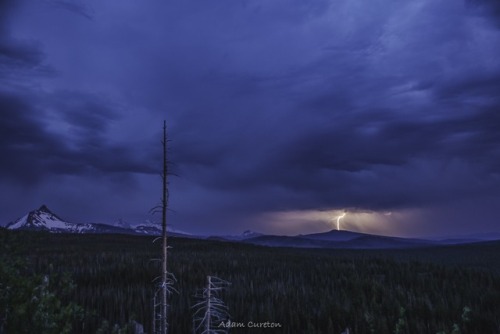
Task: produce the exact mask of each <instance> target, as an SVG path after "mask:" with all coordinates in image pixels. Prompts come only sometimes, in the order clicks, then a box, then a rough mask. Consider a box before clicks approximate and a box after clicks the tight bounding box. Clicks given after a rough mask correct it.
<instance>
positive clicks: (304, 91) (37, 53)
mask: <svg viewBox="0 0 500 334" xmlns="http://www.w3.org/2000/svg"><path fill="white" fill-rule="evenodd" d="M498 55H500V4H499V2H498V1H496V0H467V1H463V0H414V1H397V0H372V1H364V0H315V1H306V0H276V1H268V0H251V1H250V0H212V1H201V0H161V1H160V0H148V1H138V0H120V1H102V0H85V1H83V0H36V1H35V0H3V1H2V2H0V156H1V163H0V187H1V188H0V224H3V225H5V224H7V223H8V222H10V221H13V220H15V219H16V218H18V217H20V216H22V215H24V214H25V213H26V212H28V211H30V210H33V209H35V208H37V207H39V206H40V205H42V204H46V205H47V206H48V207H49V208H50V209H51V210H52V211H54V212H55V213H57V214H58V215H59V216H61V217H62V218H64V219H66V220H69V221H72V222H78V223H86V222H100V223H111V224H114V223H117V222H118V221H120V220H121V221H122V222H126V223H130V224H134V223H141V222H144V221H146V220H152V221H158V220H159V219H160V217H159V216H156V215H151V214H149V210H150V209H151V208H152V207H154V206H155V205H157V204H158V203H159V202H160V198H161V179H160V176H159V175H160V171H161V168H162V167H161V159H162V147H161V137H162V125H163V120H166V122H167V127H168V137H169V140H170V141H169V143H168V145H169V154H168V159H169V161H170V162H171V165H170V170H171V171H172V173H173V174H175V175H172V176H171V177H170V178H169V180H170V184H169V191H170V198H169V209H170V211H169V215H168V222H169V224H171V226H173V228H175V229H177V230H181V231H186V232H189V233H194V234H203V235H209V234H219V235H220V234H238V233H241V232H243V231H244V230H253V231H258V232H262V233H273V234H286V235H293V234H299V233H315V232H322V231H328V230H331V229H335V228H336V218H337V217H338V216H340V215H342V214H344V213H346V216H345V217H344V218H342V220H341V229H348V230H352V231H360V232H367V233H377V234H386V235H397V236H454V235H462V234H471V233H489V232H500V210H499V208H500V131H499V130H500V57H499V56H498Z"/></svg>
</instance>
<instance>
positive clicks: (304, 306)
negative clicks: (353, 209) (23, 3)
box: [0, 229, 500, 334]
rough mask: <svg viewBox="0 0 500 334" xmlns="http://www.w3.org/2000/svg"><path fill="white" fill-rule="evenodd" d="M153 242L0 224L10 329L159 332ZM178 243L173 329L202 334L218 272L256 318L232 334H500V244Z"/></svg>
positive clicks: (3, 313) (0, 309)
mask: <svg viewBox="0 0 500 334" xmlns="http://www.w3.org/2000/svg"><path fill="white" fill-rule="evenodd" d="M153 239H154V238H153V237H146V236H133V235H113V234H101V235H97V234H95V235H93V234H49V233H43V232H26V231H7V230H5V229H0V251H1V252H0V260H1V261H0V333H7V334H10V333H33V332H37V333H42V334H43V333H47V334H52V333H58V334H59V333H102V334H103V333H113V332H115V333H118V332H121V333H127V332H130V333H132V332H133V331H132V330H131V327H132V326H128V324H132V323H133V321H135V322H136V323H140V324H142V325H143V326H144V331H145V333H151V330H152V328H151V326H152V317H153V309H152V307H153V302H152V298H153V293H154V283H153V280H154V279H155V277H157V276H158V273H159V263H158V261H156V260H155V259H157V258H158V257H159V254H160V248H161V246H160V244H159V243H154V242H153ZM169 240H170V245H171V246H172V248H171V249H169V261H170V262H169V265H170V270H171V272H172V273H173V274H174V275H175V277H176V279H177V283H176V284H175V289H176V290H177V291H178V293H173V294H172V295H171V298H170V308H169V314H168V320H169V333H193V309H192V306H193V305H194V303H195V301H196V300H195V297H194V296H195V294H196V293H197V291H198V290H199V289H200V288H202V287H203V286H204V284H205V282H206V278H207V276H209V275H211V276H216V277H219V278H221V279H223V280H226V281H228V282H230V285H229V286H228V287H227V288H226V289H225V290H224V291H222V293H221V295H220V298H221V299H222V300H223V301H224V303H225V304H226V305H227V307H228V310H229V314H230V320H231V322H233V324H236V323H243V324H245V326H243V327H238V328H231V329H230V331H229V332H231V333H290V334H295V333H310V334H315V333H317V334H319V333H324V334H330V333H337V334H340V333H342V332H343V331H344V330H345V329H346V328H349V329H350V333H351V334H358V333H359V334H361V333H397V334H400V333H406V334H414V333H433V334H437V333H439V334H443V333H446V334H448V333H453V334H457V333H478V334H479V333H481V334H485V333H491V334H494V333H500V302H499V301H500V272H499V268H500V259H499V257H498V254H499V252H500V242H489V243H478V244H469V245H461V246H446V247H444V246H442V247H435V248H428V249H414V250H390V251H389V250H386V251H385V250H377V251H374V250H331V249H330V250H322V249H292V248H270V247H260V246H252V245H246V244H242V243H233V242H224V241H216V240H200V239H185V238H170V239H169ZM249 323H253V324H264V323H269V324H274V325H273V326H267V327H266V328H265V329H264V328H254V327H250V326H248V324H249ZM118 328H120V330H118Z"/></svg>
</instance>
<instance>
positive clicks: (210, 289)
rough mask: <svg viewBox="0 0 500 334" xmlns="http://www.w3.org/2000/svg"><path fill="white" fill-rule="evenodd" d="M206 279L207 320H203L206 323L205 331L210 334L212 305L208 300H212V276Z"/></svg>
mask: <svg viewBox="0 0 500 334" xmlns="http://www.w3.org/2000/svg"><path fill="white" fill-rule="evenodd" d="M207 279H208V284H207V319H206V320H205V321H206V325H205V328H206V329H207V331H208V332H210V330H211V329H212V326H211V323H210V321H211V317H212V315H211V314H210V313H211V312H212V305H210V302H211V300H210V298H212V295H211V293H212V276H208V277H207Z"/></svg>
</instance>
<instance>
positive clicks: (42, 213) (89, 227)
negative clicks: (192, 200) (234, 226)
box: [6, 205, 190, 237]
mask: <svg viewBox="0 0 500 334" xmlns="http://www.w3.org/2000/svg"><path fill="white" fill-rule="evenodd" d="M6 228H7V229H9V230H31V231H48V232H50V233H119V234H141V235H161V232H162V228H161V225H158V224H154V223H152V222H150V221H146V222H145V223H143V224H138V225H132V224H128V223H124V222H123V221H122V220H120V221H119V224H118V226H116V225H108V224H92V223H88V224H77V223H71V222H68V221H66V220H64V219H62V218H60V217H59V216H57V215H56V214H55V213H53V212H52V211H50V209H49V208H48V207H47V206H46V205H42V206H41V207H40V208H38V209H37V210H33V211H30V212H29V213H28V214H26V215H24V216H22V217H21V218H19V219H17V220H15V221H13V222H11V223H9V224H7V226H6ZM168 234H169V235H171V236H182V237H189V236H190V235H189V234H187V233H184V232H181V231H177V230H174V229H172V228H170V226H169V227H168Z"/></svg>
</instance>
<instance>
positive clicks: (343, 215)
mask: <svg viewBox="0 0 500 334" xmlns="http://www.w3.org/2000/svg"><path fill="white" fill-rule="evenodd" d="M345 215H346V213H345V212H344V213H343V214H342V216H338V217H337V231H340V220H341V219H342V218H344V217H345Z"/></svg>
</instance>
